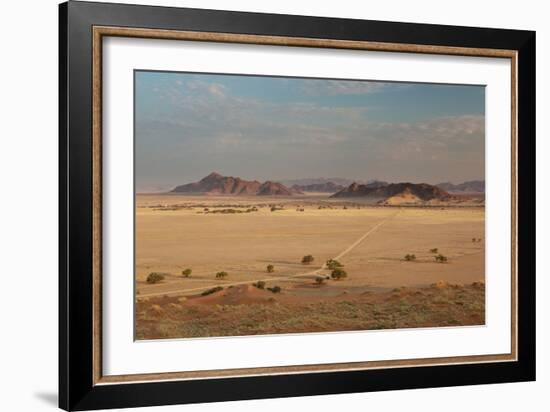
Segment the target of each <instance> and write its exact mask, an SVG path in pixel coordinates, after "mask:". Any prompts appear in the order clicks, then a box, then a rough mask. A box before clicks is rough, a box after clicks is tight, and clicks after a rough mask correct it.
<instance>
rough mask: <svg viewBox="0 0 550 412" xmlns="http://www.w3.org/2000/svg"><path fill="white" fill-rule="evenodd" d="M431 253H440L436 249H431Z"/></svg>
mask: <svg viewBox="0 0 550 412" xmlns="http://www.w3.org/2000/svg"><path fill="white" fill-rule="evenodd" d="M430 252H432V253H437V252H438V249H437V248H436V247H434V248H433V249H430Z"/></svg>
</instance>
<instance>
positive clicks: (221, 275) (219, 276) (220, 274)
mask: <svg viewBox="0 0 550 412" xmlns="http://www.w3.org/2000/svg"><path fill="white" fill-rule="evenodd" d="M227 276H229V273H227V272H224V271H223V270H222V271H221V272H218V273H216V279H225V278H226V277H227Z"/></svg>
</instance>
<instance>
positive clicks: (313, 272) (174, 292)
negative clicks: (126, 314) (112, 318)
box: [137, 210, 399, 299]
mask: <svg viewBox="0 0 550 412" xmlns="http://www.w3.org/2000/svg"><path fill="white" fill-rule="evenodd" d="M398 214H399V210H398V211H397V212H395V213H393V214H392V215H391V216H388V217H387V218H385V219H384V220H382V221H381V222H378V223H377V224H376V225H374V226H373V227H371V228H370V229H369V230H367V231H366V232H365V233H364V234H363V235H362V236H361V237H360V238H359V239H357V240H356V241H355V242H353V243H352V244H351V245H349V246H348V247H347V248H346V249H344V250H343V251H342V252H340V253H339V254H338V255H336V256H335V257H333V258H332V259H334V260H338V259H341V258H342V257H344V256H345V255H347V254H348V253H349V252H351V251H352V250H353V249H355V248H356V247H357V246H359V245H360V244H361V243H362V242H363V241H364V240H365V239H366V238H367V237H368V236H370V235H371V234H373V233H374V232H376V230H377V229H379V228H380V227H381V226H382V225H384V224H386V223H387V222H389V221H390V220H392V219H394V218H395V217H396V216H397V215H398ZM326 267H327V265H326V263H323V264H322V265H321V267H319V268H317V269H314V270H311V271H309V272H303V273H297V274H295V275H288V276H277V277H267V278H262V279H249V280H243V281H239V282H232V283H220V284H217V285H210V286H202V287H198V288H191V289H178V290H172V291H169V292H153V293H147V294H143V295H138V296H137V298H138V299H141V298H148V297H154V296H170V295H180V294H188V293H189V292H199V291H201V290H206V289H211V288H214V287H216V286H223V287H224V288H225V287H228V286H238V285H246V284H250V283H253V282H258V281H264V282H269V281H274V280H282V281H284V280H287V279H293V278H301V277H309V276H314V275H318V274H319V273H320V272H322V271H323V270H325V269H326Z"/></svg>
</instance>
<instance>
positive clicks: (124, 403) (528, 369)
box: [59, 1, 535, 410]
mask: <svg viewBox="0 0 550 412" xmlns="http://www.w3.org/2000/svg"><path fill="white" fill-rule="evenodd" d="M97 25H100V26H118V27H138V28H150V29H166V30H185V31H199V32H200V31H206V32H221V33H241V34H254V35H266V36H286V37H301V38H323V39H335V40H357V41H371V42H382V43H385V42H386V43H402V44H422V45H433V46H450V47H470V48H487V49H507V50H514V51H517V83H516V87H517V91H518V94H517V96H518V100H517V128H518V139H517V144H518V149H517V150H518V152H517V158H518V164H517V176H518V178H517V182H518V190H517V199H518V200H517V228H518V235H517V242H518V255H517V259H518V264H517V268H518V273H519V275H518V280H517V307H518V312H517V321H518V322H517V324H518V328H517V342H518V352H517V361H513V362H510V361H507V362H489V363H468V364H457V365H441V366H415V367H400V368H388V369H369V370H354V371H344V372H342V371H336V372H319V373H311V372H310V373H295V374H282V375H280V374H278V375H264V376H254V377H251V376H246V377H231V378H216V379H208V378H207V379H196V380H182V381H178V380H174V381H164V382H159V381H156V382H142V383H119V384H109V385H96V384H94V379H93V368H94V364H93V311H94V308H93V293H92V287H93V277H92V260H93V230H92V191H93V188H92V28H93V26H97ZM59 205H60V207H59V406H60V408H62V409H65V410H90V409H107V408H122V407H138V406H154V405H170V404H184V403H194V402H219V401H228V400H244V399H261V398H272V397H292V396H307V395H322V394H337V393H352V392H364V391H382V390H395V389H411V388H427V387H443V386H457V385H474V384H488V383H502V382H519V381H531V380H535V32H532V31H520V30H504V29H489V28H472V27H457V26H444V25H432V24H411V23H394V22H381V21H365V20H353V19H336V18H319V17H305V16H293V15H273V14H258V13H243V12H229V11H214V10H202V9H184V8H171V7H153V6H136V5H121V4H108V3H89V2H76V1H70V2H68V3H63V4H61V5H60V6H59Z"/></svg>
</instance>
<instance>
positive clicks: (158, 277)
mask: <svg viewBox="0 0 550 412" xmlns="http://www.w3.org/2000/svg"><path fill="white" fill-rule="evenodd" d="M163 280H164V274H163V273H159V272H151V273H149V276H147V283H159V282H161V281H163Z"/></svg>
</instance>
